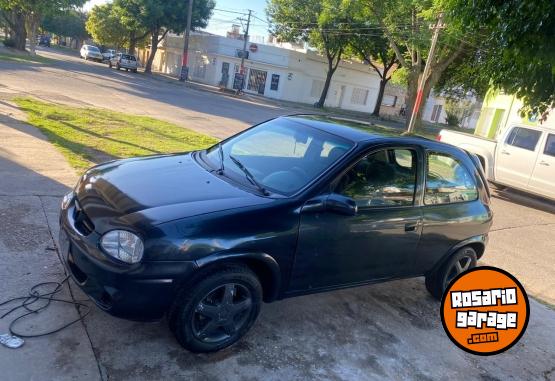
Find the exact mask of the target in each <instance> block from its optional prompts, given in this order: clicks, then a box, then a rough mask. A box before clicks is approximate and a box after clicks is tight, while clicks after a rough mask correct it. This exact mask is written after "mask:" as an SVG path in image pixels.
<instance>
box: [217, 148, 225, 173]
mask: <svg viewBox="0 0 555 381" xmlns="http://www.w3.org/2000/svg"><path fill="white" fill-rule="evenodd" d="M218 153H219V155H220V169H219V171H218V173H219V174H220V175H222V174H223V173H224V149H223V148H222V143H219V144H218Z"/></svg>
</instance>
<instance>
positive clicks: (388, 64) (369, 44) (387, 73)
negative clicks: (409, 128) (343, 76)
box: [348, 8, 399, 116]
mask: <svg viewBox="0 0 555 381" xmlns="http://www.w3.org/2000/svg"><path fill="white" fill-rule="evenodd" d="M372 17H373V15H372V14H371V12H369V10H368V9H367V8H366V9H363V10H362V11H361V12H360V13H358V12H357V15H356V19H355V20H354V21H355V22H354V23H353V24H352V28H353V31H354V32H353V34H352V36H351V39H350V41H349V49H348V52H349V54H351V55H353V56H355V57H357V58H358V59H360V60H361V61H363V62H365V63H367V64H368V65H370V67H371V68H372V70H373V71H375V72H376V73H377V74H378V76H379V77H380V87H379V90H378V97H377V99H376V104H375V106H374V111H373V112H372V115H374V116H380V108H381V105H382V100H383V95H384V92H385V87H386V85H387V83H388V82H389V80H390V79H391V77H392V75H393V74H394V73H395V71H396V70H397V69H398V68H399V60H398V59H397V56H396V55H395V52H394V51H393V49H391V47H390V46H389V41H388V40H387V37H386V36H385V34H384V33H383V31H382V30H381V29H380V28H379V26H378V23H377V21H375V20H373V19H372Z"/></svg>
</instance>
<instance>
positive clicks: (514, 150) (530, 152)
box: [495, 127, 542, 189]
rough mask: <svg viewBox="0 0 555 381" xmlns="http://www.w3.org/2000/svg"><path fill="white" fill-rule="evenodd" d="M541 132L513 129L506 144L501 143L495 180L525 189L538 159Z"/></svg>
mask: <svg viewBox="0 0 555 381" xmlns="http://www.w3.org/2000/svg"><path fill="white" fill-rule="evenodd" d="M541 134H542V133H541V131H537V130H532V129H530V128H524V127H513V129H512V130H511V132H510V133H509V136H508V137H507V139H506V140H505V141H504V142H499V143H498V145H497V152H496V157H495V180H496V181H499V182H500V183H503V184H506V185H512V186H515V187H519V188H521V189H525V188H526V187H527V186H528V182H529V180H530V176H531V175H532V171H533V170H534V166H535V164H536V158H537V157H538V146H539V144H538V142H539V140H540V137H541Z"/></svg>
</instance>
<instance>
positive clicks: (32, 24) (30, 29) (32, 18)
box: [25, 13, 40, 55]
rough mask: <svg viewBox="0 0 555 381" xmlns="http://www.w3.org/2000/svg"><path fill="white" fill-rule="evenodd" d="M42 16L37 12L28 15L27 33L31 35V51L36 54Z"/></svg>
mask: <svg viewBox="0 0 555 381" xmlns="http://www.w3.org/2000/svg"><path fill="white" fill-rule="evenodd" d="M39 21H40V16H39V15H38V14H36V13H31V14H29V15H27V20H26V23H25V25H26V27H27V35H28V36H29V52H30V53H31V54H32V55H35V53H36V52H35V47H36V45H37V29H38V26H39Z"/></svg>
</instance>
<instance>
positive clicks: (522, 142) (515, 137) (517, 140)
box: [507, 127, 542, 151]
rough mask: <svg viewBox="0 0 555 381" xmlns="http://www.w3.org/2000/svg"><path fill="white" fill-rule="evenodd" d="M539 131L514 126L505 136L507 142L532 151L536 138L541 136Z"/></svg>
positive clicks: (538, 138) (534, 147)
mask: <svg viewBox="0 0 555 381" xmlns="http://www.w3.org/2000/svg"><path fill="white" fill-rule="evenodd" d="M541 134H542V133H541V132H540V131H535V130H530V129H528V128H522V127H515V128H513V130H512V131H511V133H510V134H509V137H508V138H507V144H509V145H511V146H515V147H519V148H524V149H526V150H529V151H534V150H535V149H536V145H537V144H538V140H540V136H541Z"/></svg>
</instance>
